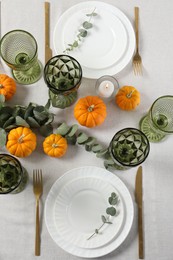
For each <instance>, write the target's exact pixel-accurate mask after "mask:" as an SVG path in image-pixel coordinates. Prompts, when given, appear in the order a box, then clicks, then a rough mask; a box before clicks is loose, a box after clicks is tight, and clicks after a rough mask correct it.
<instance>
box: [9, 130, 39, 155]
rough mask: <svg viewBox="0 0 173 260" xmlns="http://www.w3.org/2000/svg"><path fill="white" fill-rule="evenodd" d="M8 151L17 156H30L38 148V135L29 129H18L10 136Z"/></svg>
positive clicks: (11, 132) (12, 131) (10, 133)
mask: <svg viewBox="0 0 173 260" xmlns="http://www.w3.org/2000/svg"><path fill="white" fill-rule="evenodd" d="M6 148H7V150H8V151H9V152H10V153H11V154H13V155H15V156H17V157H26V156H29V155H30V154H31V153H32V152H33V151H34V150H35V148H36V135H35V134H34V133H33V132H32V131H31V129H29V128H27V127H21V126H20V127H17V128H15V129H12V130H11V131H10V132H9V134H8V139H7V143H6Z"/></svg>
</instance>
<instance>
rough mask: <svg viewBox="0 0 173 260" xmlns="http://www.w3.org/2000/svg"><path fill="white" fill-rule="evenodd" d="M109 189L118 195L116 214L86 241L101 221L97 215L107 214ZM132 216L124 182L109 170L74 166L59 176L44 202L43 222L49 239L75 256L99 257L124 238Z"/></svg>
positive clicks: (112, 248) (116, 245) (131, 208)
mask: <svg viewBox="0 0 173 260" xmlns="http://www.w3.org/2000/svg"><path fill="white" fill-rule="evenodd" d="M111 192H115V193H116V194H117V195H118V197H119V203H118V205H117V206H115V207H117V215H116V216H113V217H111V218H110V221H111V222H112V224H105V225H104V226H103V229H101V230H100V232H99V234H97V235H95V236H93V237H92V238H91V239H89V240H88V239H87V238H88V237H90V235H92V233H94V230H95V229H96V228H98V227H99V226H100V224H102V222H101V215H105V216H106V217H107V215H106V213H105V209H106V208H107V207H108V205H109V204H108V201H107V199H108V197H109V196H110V194H111ZM82 201H85V203H82ZM89 215H90V216H89ZM133 217H134V208H133V201H132V198H131V196H130V193H129V191H128V189H127V188H126V186H125V185H124V183H123V182H122V181H121V180H120V179H119V178H118V177H117V176H116V175H114V174H113V173H111V172H109V171H107V170H105V169H103V168H98V167H93V166H87V167H80V168H75V169H72V170H70V171H68V172H67V173H66V174H64V175H63V176H62V177H60V178H59V179H58V180H57V181H56V182H55V183H54V185H53V186H52V188H51V190H50V192H49V194H48V196H47V199H46V203H45V221H46V226H47V228H48V231H49V233H50V235H51V237H52V239H53V240H54V241H55V242H56V243H57V245H59V246H60V247H61V248H63V249H64V250H65V251H67V252H69V253H71V254H73V255H76V256H79V257H87V258H92V257H99V256H103V255H106V254H108V253H110V252H112V251H113V250H115V249H116V248H117V247H118V246H120V245H121V244H122V242H123V241H124V240H125V238H126V237H127V235H128V233H129V231H130V229H131V226H132V222H133Z"/></svg>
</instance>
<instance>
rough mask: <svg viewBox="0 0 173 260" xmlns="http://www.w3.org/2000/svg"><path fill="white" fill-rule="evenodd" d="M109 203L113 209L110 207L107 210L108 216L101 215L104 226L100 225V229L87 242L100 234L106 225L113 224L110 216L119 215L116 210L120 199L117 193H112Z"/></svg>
mask: <svg viewBox="0 0 173 260" xmlns="http://www.w3.org/2000/svg"><path fill="white" fill-rule="evenodd" d="M108 202H109V204H110V205H111V207H108V208H107V209H106V213H107V216H105V215H101V220H102V224H101V225H100V227H99V228H96V229H95V231H94V233H93V234H92V235H91V236H90V237H88V238H87V240H89V239H91V238H92V237H93V236H95V235H97V234H99V231H100V229H101V228H102V227H103V226H104V225H105V224H108V225H110V224H113V223H112V222H111V221H110V216H112V217H115V216H116V215H117V209H116V208H115V206H116V205H117V204H118V203H119V197H118V195H117V194H116V193H115V192H112V193H111V196H110V197H109V198H108Z"/></svg>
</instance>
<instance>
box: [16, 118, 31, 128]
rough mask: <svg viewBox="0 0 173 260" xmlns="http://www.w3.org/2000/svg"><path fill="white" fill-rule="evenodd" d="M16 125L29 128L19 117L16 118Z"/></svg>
mask: <svg viewBox="0 0 173 260" xmlns="http://www.w3.org/2000/svg"><path fill="white" fill-rule="evenodd" d="M16 125H17V126H25V127H28V128H29V125H28V123H27V122H26V121H25V120H24V119H23V118H22V117H20V116H16Z"/></svg>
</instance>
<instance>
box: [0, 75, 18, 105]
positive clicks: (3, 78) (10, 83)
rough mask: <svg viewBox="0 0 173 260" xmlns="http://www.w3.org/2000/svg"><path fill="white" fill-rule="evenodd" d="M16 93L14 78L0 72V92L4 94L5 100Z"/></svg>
mask: <svg viewBox="0 0 173 260" xmlns="http://www.w3.org/2000/svg"><path fill="white" fill-rule="evenodd" d="M15 93H16V83H15V81H14V79H12V78H10V77H9V76H7V75H6V74H0V94H1V95H4V96H5V100H9V99H11V98H12V97H13V95H14V94H15Z"/></svg>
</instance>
